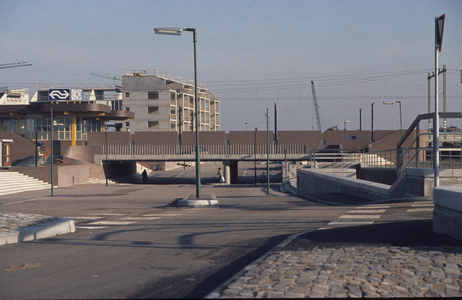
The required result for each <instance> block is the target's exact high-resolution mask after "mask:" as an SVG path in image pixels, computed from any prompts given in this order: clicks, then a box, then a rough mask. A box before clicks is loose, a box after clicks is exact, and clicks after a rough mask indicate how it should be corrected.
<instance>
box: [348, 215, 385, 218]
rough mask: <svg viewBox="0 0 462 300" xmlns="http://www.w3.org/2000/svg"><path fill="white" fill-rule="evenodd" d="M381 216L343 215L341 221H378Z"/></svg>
mask: <svg viewBox="0 0 462 300" xmlns="http://www.w3.org/2000/svg"><path fill="white" fill-rule="evenodd" d="M380 217H381V215H343V216H340V217H339V218H340V219H378V218H380Z"/></svg>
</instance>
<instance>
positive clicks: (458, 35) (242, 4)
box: [0, 0, 462, 131]
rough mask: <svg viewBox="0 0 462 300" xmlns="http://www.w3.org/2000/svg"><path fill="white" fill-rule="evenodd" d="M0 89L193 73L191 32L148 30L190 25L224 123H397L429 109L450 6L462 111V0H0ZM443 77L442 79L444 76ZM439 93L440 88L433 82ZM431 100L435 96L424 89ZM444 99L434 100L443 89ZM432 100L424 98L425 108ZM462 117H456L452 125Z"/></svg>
mask: <svg viewBox="0 0 462 300" xmlns="http://www.w3.org/2000/svg"><path fill="white" fill-rule="evenodd" d="M1 3H2V4H1V19H0V20H1V21H0V22H1V23H0V36H1V39H0V64H5V63H13V62H21V61H27V62H28V63H31V64H32V66H31V67H20V68H10V69H1V70H0V87H9V88H10V89H14V88H24V87H27V88H29V89H30V91H31V92H34V91H35V90H36V88H37V86H38V85H51V86H55V87H62V88H65V87H74V86H78V85H85V86H93V85H113V81H112V80H110V79H105V78H100V77H95V76H90V75H89V73H101V74H109V75H111V76H122V75H123V72H124V71H125V70H153V69H156V70H160V71H163V72H166V73H169V74H173V75H177V76H180V77H184V78H188V79H193V78H194V71H193V44H192V33H190V32H185V33H184V34H183V35H182V36H167V35H155V34H154V31H153V29H154V28H155V27H194V28H197V60H198V80H199V82H201V83H204V84H206V85H207V87H208V88H209V89H210V90H211V91H212V92H213V93H214V94H216V95H217V96H218V98H219V99H220V100H221V125H222V126H221V129H222V130H225V131H231V130H245V129H246V123H247V128H248V129H249V130H253V129H254V128H255V127H258V128H259V130H264V129H266V118H265V113H266V108H269V110H270V114H271V119H270V128H271V129H272V128H273V125H274V124H273V123H274V122H273V109H274V103H276V104H277V108H278V129H279V130H311V129H316V127H317V126H316V119H315V113H314V106H313V98H312V93H311V84H310V82H311V80H313V81H314V83H315V88H316V93H317V99H318V105H319V108H320V114H321V124H322V130H323V131H324V130H325V129H326V128H328V127H331V126H334V125H338V126H339V128H340V129H343V126H344V121H345V120H350V121H351V123H349V124H348V126H347V127H348V129H359V123H360V122H359V121H360V118H359V110H360V109H362V129H364V130H370V128H371V105H370V104H371V103H373V102H375V105H374V129H399V107H398V105H389V106H386V105H383V104H382V102H383V101H394V100H398V101H402V109H403V125H404V127H407V126H409V125H410V123H411V122H412V121H413V120H414V118H415V117H416V116H417V115H418V114H421V113H426V112H427V109H428V108H427V106H428V101H427V79H426V78H427V73H428V72H432V71H433V70H434V62H435V51H434V32H435V27H434V26H435V17H437V16H440V15H442V14H443V13H444V14H446V23H445V29H444V40H443V47H442V52H441V53H439V66H440V68H442V66H443V64H446V65H447V68H448V72H447V78H448V83H447V87H448V92H447V96H448V111H461V110H462V101H461V98H462V83H461V69H462V54H461V53H462V1H460V0H453V1H442V0H440V1H428V0H418V1H402V0H399V1H394V0H387V1H373V0H369V1H360V0H357V1H345V0H338V1H314V0H313V1H309V0H279V1H276V0H264V1H255V0H245V1H242V0H233V1H229V0H228V1H204V0H202V1H194V0H187V1H174V0H170V1H160V0H159V1H156V0H151V1H136V0H135V1H133V0H131V1H127V0H125V1H114V0H111V1H103V0H100V1H85V0H77V1H62V0H59V1H40V0H30V1H22V0H14V1H9V0H1ZM440 83H441V84H442V76H440ZM441 91H442V89H441ZM432 97H433V96H432ZM440 99H441V102H440V107H441V108H442V106H443V105H442V97H440ZM433 106H434V104H433V101H432V107H433ZM452 124H454V125H457V126H462V123H461V121H451V122H450V123H449V125H452Z"/></svg>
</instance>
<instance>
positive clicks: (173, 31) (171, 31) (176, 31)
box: [154, 27, 201, 199]
mask: <svg viewBox="0 0 462 300" xmlns="http://www.w3.org/2000/svg"><path fill="white" fill-rule="evenodd" d="M183 31H192V33H193V45H194V98H195V101H194V102H195V110H196V198H197V199H199V198H200V197H201V159H200V147H199V107H198V98H197V60H196V28H173V27H158V28H154V32H155V34H168V35H181V34H182V33H183Z"/></svg>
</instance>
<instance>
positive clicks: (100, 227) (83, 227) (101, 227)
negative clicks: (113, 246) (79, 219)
mask: <svg viewBox="0 0 462 300" xmlns="http://www.w3.org/2000/svg"><path fill="white" fill-rule="evenodd" d="M75 228H77V229H88V230H94V229H103V228H107V226H85V225H81V226H75Z"/></svg>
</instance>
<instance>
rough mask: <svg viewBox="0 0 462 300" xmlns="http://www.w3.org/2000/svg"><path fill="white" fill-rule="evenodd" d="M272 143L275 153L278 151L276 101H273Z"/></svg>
mask: <svg viewBox="0 0 462 300" xmlns="http://www.w3.org/2000/svg"><path fill="white" fill-rule="evenodd" d="M274 145H275V146H276V152H275V153H276V154H277V153H278V150H277V149H278V148H277V147H278V111H277V109H276V103H274Z"/></svg>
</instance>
